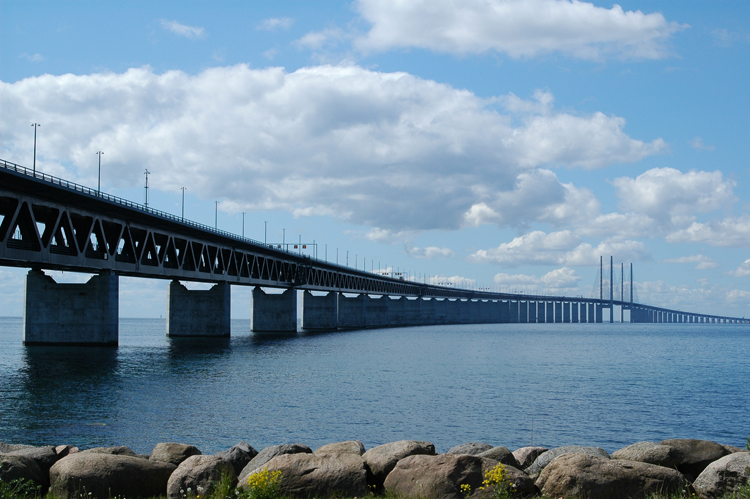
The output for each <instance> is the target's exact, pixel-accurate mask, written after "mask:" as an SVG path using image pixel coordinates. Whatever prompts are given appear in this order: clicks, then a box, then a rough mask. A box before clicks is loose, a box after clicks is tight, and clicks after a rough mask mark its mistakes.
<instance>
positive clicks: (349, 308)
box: [338, 293, 367, 329]
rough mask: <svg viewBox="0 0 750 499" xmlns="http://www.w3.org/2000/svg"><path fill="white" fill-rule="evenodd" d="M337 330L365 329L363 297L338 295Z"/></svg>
mask: <svg viewBox="0 0 750 499" xmlns="http://www.w3.org/2000/svg"><path fill="white" fill-rule="evenodd" d="M338 310H339V311H338V323H339V329H363V328H365V327H367V319H366V318H365V314H366V309H365V295H357V296H353V297H348V296H344V294H343V293H339V294H338Z"/></svg>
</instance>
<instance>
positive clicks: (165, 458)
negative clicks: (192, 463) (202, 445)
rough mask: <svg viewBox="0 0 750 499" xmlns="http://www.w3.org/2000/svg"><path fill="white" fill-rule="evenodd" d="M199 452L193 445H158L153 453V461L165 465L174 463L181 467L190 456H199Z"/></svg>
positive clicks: (169, 443)
mask: <svg viewBox="0 0 750 499" xmlns="http://www.w3.org/2000/svg"><path fill="white" fill-rule="evenodd" d="M200 454H201V451H199V450H198V449H197V448H196V447H195V446H193V445H184V444H176V443H173V442H167V443H160V444H156V447H154V450H152V451H151V457H149V459H150V460H151V461H160V462H163V463H172V464H174V465H175V466H179V465H180V463H181V462H183V461H184V460H185V459H187V458H189V457H190V456H199V455H200Z"/></svg>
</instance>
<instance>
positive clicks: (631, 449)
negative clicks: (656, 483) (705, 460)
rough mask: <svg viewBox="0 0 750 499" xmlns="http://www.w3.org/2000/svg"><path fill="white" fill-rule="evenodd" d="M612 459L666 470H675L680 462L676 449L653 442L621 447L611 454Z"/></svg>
mask: <svg viewBox="0 0 750 499" xmlns="http://www.w3.org/2000/svg"><path fill="white" fill-rule="evenodd" d="M612 459H624V460H626V461H638V462H641V463H649V464H656V465H659V466H665V467H667V468H675V467H676V466H677V464H679V461H680V458H679V456H678V452H677V449H675V448H674V447H672V446H669V445H661V444H655V443H654V442H637V443H634V444H633V445H628V446H627V447H623V448H622V449H620V450H618V451H616V452H615V453H614V454H612Z"/></svg>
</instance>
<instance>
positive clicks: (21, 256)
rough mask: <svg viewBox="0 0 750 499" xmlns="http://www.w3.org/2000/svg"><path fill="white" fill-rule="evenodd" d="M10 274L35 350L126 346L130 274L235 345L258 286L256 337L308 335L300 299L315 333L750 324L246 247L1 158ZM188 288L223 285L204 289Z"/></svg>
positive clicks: (4, 246)
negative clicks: (462, 285) (22, 273)
mask: <svg viewBox="0 0 750 499" xmlns="http://www.w3.org/2000/svg"><path fill="white" fill-rule="evenodd" d="M0 265H2V266H12V267H23V268H29V269H30V271H29V272H28V274H27V276H26V287H25V306H24V333H23V334H24V337H23V342H24V344H25V345H39V344H47V345H49V344H62V345H117V342H118V296H119V295H118V293H119V283H118V276H134V277H143V278H157V279H169V280H171V283H170V285H169V290H168V293H169V297H168V311H167V335H168V336H229V334H230V328H229V319H230V296H231V295H230V293H231V286H232V285H240V286H251V287H253V291H252V311H251V324H252V325H251V329H252V331H254V332H259V333H272V332H273V333H278V332H287V333H291V332H296V331H297V298H296V291H297V290H300V291H302V292H303V296H302V328H303V329H305V330H334V329H355V328H368V327H396V326H411V325H432V324H469V323H580V322H590V323H601V322H603V320H604V310H608V311H609V314H608V315H609V321H610V322H612V321H613V320H614V316H615V313H614V312H615V308H616V307H617V308H619V310H620V320H621V321H622V320H624V319H623V317H624V311H625V310H629V321H630V322H648V323H727V324H736V323H743V324H746V323H748V320H746V319H744V318H736V317H725V316H718V315H707V314H698V313H691V312H685V311H678V310H670V309H665V308H660V307H654V306H649V305H644V304H640V303H635V302H634V301H633V293H632V284H631V293H630V300H624V299H620V300H615V299H614V295H613V291H612V290H613V285H612V282H613V280H612V278H611V277H612V276H610V280H609V281H610V286H609V287H610V296H609V298H605V297H604V296H603V290H602V288H601V286H600V297H599V298H583V297H560V296H547V295H525V294H514V293H497V292H489V291H478V290H468V289H456V288H452V287H447V286H438V285H433V284H427V283H419V282H414V281H407V280H403V279H397V278H393V277H392V276H389V275H380V274H375V273H372V272H366V271H364V270H359V269H353V268H351V267H348V266H343V265H337V264H333V263H330V262H328V261H324V260H320V259H317V258H313V257H310V256H307V255H302V254H301V253H293V252H290V251H288V248H279V247H278V246H277V245H269V244H265V243H262V242H260V241H255V240H253V239H249V238H245V237H239V236H237V235H235V234H232V233H229V232H226V231H222V230H218V229H216V228H213V227H208V226H206V225H202V224H198V223H195V222H192V221H190V220H186V219H184V218H183V217H179V216H175V215H172V214H169V213H166V212H163V211H159V210H155V209H153V208H149V207H148V206H145V205H141V204H137V203H133V202H132V201H128V200H126V199H122V198H119V197H116V196H112V195H109V194H106V193H103V192H101V191H100V190H97V189H91V188H89V187H85V186H82V185H79V184H76V183H74V182H70V181H67V180H64V179H61V178H57V177H54V176H51V175H47V174H44V173H42V172H39V171H36V170H35V169H34V170H31V169H28V168H25V167H23V166H20V165H17V164H15V163H12V162H9V161H5V160H0ZM44 270H63V271H71V272H81V273H90V274H94V276H93V277H92V278H91V279H90V280H89V281H88V282H87V283H86V284H60V283H56V282H55V281H54V280H53V279H52V277H51V276H49V275H47V274H45V273H44ZM602 270H603V269H602ZM611 273H612V263H610V274H611ZM631 274H632V267H631ZM600 275H601V273H600ZM180 281H195V282H205V283H213V284H214V286H213V287H212V288H211V289H210V290H207V291H193V290H188V289H187V288H186V287H185V286H184V285H183V284H182V283H181V282H180ZM631 283H632V277H631ZM263 288H266V289H267V288H278V289H281V290H283V292H281V293H280V294H272V293H266V292H265V291H264V289H263ZM313 292H323V294H321V293H317V294H313ZM352 294H353V295H355V296H347V295H352ZM620 298H624V297H623V293H621V296H620Z"/></svg>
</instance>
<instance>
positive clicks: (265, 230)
mask: <svg viewBox="0 0 750 499" xmlns="http://www.w3.org/2000/svg"><path fill="white" fill-rule="evenodd" d="M263 244H268V222H263Z"/></svg>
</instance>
